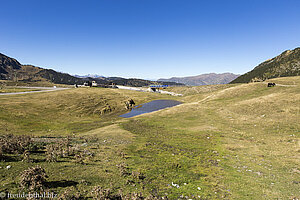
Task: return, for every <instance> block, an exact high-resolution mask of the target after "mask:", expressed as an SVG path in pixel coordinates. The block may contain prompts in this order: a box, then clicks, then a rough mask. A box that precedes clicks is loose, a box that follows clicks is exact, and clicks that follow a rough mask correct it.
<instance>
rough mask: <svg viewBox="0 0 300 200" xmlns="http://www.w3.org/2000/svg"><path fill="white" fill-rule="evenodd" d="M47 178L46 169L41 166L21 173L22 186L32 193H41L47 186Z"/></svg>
mask: <svg viewBox="0 0 300 200" xmlns="http://www.w3.org/2000/svg"><path fill="white" fill-rule="evenodd" d="M46 178H48V176H47V175H46V172H45V169H43V168H42V167H40V166H36V167H31V168H28V169H27V170H24V171H23V172H22V173H21V180H20V185H21V186H22V187H23V188H25V189H29V190H30V191H41V190H43V188H44V186H45V183H46Z"/></svg>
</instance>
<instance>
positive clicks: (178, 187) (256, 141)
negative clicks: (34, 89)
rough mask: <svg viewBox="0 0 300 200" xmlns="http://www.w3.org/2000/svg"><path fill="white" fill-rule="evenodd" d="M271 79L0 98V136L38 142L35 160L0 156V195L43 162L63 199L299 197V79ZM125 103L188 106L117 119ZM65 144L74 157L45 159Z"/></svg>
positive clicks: (51, 183) (19, 155)
mask: <svg viewBox="0 0 300 200" xmlns="http://www.w3.org/2000/svg"><path fill="white" fill-rule="evenodd" d="M272 82H275V83H277V86H275V87H270V88H268V87H267V86H266V83H250V84H233V85H220V86H199V87H176V88H170V89H169V90H171V91H173V92H176V93H182V94H184V96H182V97H172V96H167V95H161V94H154V93H143V92H135V91H127V90H117V89H104V88H79V89H70V90H64V91H57V92H51V93H36V94H26V95H17V96H5V97H4V96H3V97H1V96H0V130H1V133H2V135H5V134H9V133H12V134H14V135H29V136H31V137H34V145H33V146H35V151H34V150H32V148H31V150H30V151H29V152H30V161H31V162H26V161H25V160H26V159H25V156H24V153H23V154H22V153H15V152H11V153H3V155H2V159H3V160H2V161H1V163H0V167H1V168H0V177H1V179H0V184H1V188H0V192H1V191H6V192H11V193H13V192H15V193H16V192H19V191H21V190H22V191H26V189H21V188H20V184H19V182H20V174H21V173H22V171H24V170H26V169H27V168H28V167H31V166H36V165H39V166H41V167H43V168H44V169H45V171H46V173H47V175H48V176H49V178H48V179H47V182H46V183H45V190H46V191H52V192H55V193H58V194H60V195H61V198H62V199H68V198H69V199H70V198H71V197H70V195H72V194H73V195H74V194H77V197H74V196H73V197H72V198H73V199H76V198H77V199H79V196H80V195H81V196H82V198H95V199H97V198H98V199H101V198H103V199H105V198H107V199H118V198H119V199H120V198H122V199H126V198H127V199H143V198H146V197H147V199H155V198H158V199H160V198H164V199H297V198H298V199H299V198H300V191H299V184H300V167H299V166H300V159H299V158H300V157H299V155H300V141H299V137H300V117H299V116H300V115H299V114H300V77H288V78H278V79H273V80H272ZM128 99H133V100H134V101H135V102H136V103H137V104H140V103H144V102H148V101H151V100H154V99H175V100H179V101H182V102H184V103H183V104H181V105H178V106H175V107H172V108H168V109H164V110H160V111H156V112H153V113H148V114H144V115H141V116H136V117H133V118H131V119H124V118H120V117H118V115H119V114H122V113H125V112H126V109H125V104H124V102H125V101H126V100H128ZM66 140H68V144H67V146H68V148H69V149H71V150H72V153H69V154H68V155H60V156H57V159H56V160H55V161H52V162H48V161H46V159H47V156H49V152H50V151H49V146H51V144H52V145H59V144H61V148H60V150H61V149H63V150H65V148H66V142H65V141H66ZM50 153H51V152H50ZM51 155H52V154H51ZM22 160H24V161H23V162H22ZM7 166H11V168H9V169H7ZM100 187H101V188H100ZM97 188H98V190H97ZM99 188H100V189H99ZM79 194H80V195H79ZM68 195H69V197H67V196H68ZM95 195H96V196H95ZM97 195H98V196H97ZM99 195H100V197H101V198H100V197H99ZM101 195H102V196H101ZM75 196H76V195H75Z"/></svg>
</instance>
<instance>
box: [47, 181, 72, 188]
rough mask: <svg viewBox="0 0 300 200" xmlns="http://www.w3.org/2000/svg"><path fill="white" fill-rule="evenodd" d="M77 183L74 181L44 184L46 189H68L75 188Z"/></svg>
mask: <svg viewBox="0 0 300 200" xmlns="http://www.w3.org/2000/svg"><path fill="white" fill-rule="evenodd" d="M77 184H78V182H76V181H66V180H62V181H49V182H47V183H46V184H45V186H46V187H47V188H58V187H69V186H75V185H77Z"/></svg>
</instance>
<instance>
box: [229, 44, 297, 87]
mask: <svg viewBox="0 0 300 200" xmlns="http://www.w3.org/2000/svg"><path fill="white" fill-rule="evenodd" d="M299 75H300V48H296V49H294V50H288V51H285V52H283V53H282V54H280V55H279V56H276V57H275V58H272V59H269V60H267V61H265V62H263V63H261V64H259V65H258V66H257V67H255V68H254V69H253V70H251V71H250V72H247V73H246V74H243V75H241V76H239V77H238V78H236V79H235V80H233V81H232V82H231V83H248V82H253V81H264V80H266V79H271V78H277V77H287V76H299Z"/></svg>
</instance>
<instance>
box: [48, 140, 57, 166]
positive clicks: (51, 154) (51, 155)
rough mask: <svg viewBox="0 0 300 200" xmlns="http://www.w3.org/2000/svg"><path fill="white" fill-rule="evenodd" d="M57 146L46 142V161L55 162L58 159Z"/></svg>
mask: <svg viewBox="0 0 300 200" xmlns="http://www.w3.org/2000/svg"><path fill="white" fill-rule="evenodd" d="M58 155H59V152H58V148H57V145H55V144H48V145H47V146H46V161H48V162H56V161H57V159H58Z"/></svg>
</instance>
